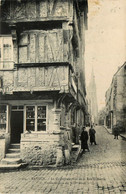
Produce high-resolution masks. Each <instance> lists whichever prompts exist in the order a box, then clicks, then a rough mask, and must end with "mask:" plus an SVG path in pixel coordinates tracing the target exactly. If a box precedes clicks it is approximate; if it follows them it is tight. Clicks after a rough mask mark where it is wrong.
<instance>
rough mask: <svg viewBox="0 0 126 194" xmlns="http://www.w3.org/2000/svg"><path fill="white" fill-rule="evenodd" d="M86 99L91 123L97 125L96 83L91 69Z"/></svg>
mask: <svg viewBox="0 0 126 194" xmlns="http://www.w3.org/2000/svg"><path fill="white" fill-rule="evenodd" d="M87 99H88V105H89V107H90V108H88V109H89V112H90V114H91V122H92V123H96V124H97V123H98V104H97V91H96V83H95V76H94V71H93V69H92V73H91V79H90V82H89V85H88V87H87Z"/></svg>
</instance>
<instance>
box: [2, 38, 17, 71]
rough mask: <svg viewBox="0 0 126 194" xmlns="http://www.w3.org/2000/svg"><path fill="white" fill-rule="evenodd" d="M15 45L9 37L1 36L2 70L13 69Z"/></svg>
mask: <svg viewBox="0 0 126 194" xmlns="http://www.w3.org/2000/svg"><path fill="white" fill-rule="evenodd" d="M13 67H14V62H13V43H12V37H11V36H9V35H6V36H5V35H1V36H0V69H3V70H4V69H5V70H6V69H13Z"/></svg>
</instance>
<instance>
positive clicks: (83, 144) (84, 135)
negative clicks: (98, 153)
mask: <svg viewBox="0 0 126 194" xmlns="http://www.w3.org/2000/svg"><path fill="white" fill-rule="evenodd" d="M80 140H81V149H83V152H82V153H84V152H85V150H88V151H90V150H89V147H88V132H87V131H86V128H85V127H83V128H82V132H81V137H80Z"/></svg>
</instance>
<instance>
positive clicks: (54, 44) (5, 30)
mask: <svg viewBox="0 0 126 194" xmlns="http://www.w3.org/2000/svg"><path fill="white" fill-rule="evenodd" d="M0 9H1V10H0V13H1V21H0V24H1V28H0V160H2V159H3V158H6V153H7V152H8V151H7V150H9V149H10V146H12V147H13V146H14V145H15V144H20V158H21V159H22V161H24V162H26V163H28V164H34V165H46V164H56V163H57V164H58V163H61V164H64V163H65V161H67V159H68V158H69V155H70V152H71V147H72V143H78V134H79V132H78V131H77V130H76V129H79V128H80V127H81V126H82V125H84V124H85V115H86V101H85V96H86V91H85V72H84V50H85V43H84V39H85V35H84V32H85V28H86V22H87V0H63V1H62V0H3V1H1V6H0ZM13 155H14V154H13ZM66 158H67V159H66Z"/></svg>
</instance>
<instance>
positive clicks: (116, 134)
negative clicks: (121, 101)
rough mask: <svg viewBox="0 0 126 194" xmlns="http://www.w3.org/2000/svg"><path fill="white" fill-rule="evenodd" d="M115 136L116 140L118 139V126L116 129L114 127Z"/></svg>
mask: <svg viewBox="0 0 126 194" xmlns="http://www.w3.org/2000/svg"><path fill="white" fill-rule="evenodd" d="M113 134H114V139H118V136H119V129H118V126H117V125H114V127H113Z"/></svg>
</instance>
